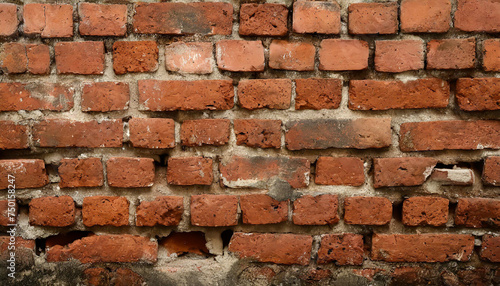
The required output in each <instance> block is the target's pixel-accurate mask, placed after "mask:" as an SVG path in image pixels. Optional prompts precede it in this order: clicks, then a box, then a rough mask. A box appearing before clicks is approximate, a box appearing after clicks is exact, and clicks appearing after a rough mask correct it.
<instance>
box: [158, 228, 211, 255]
mask: <svg viewBox="0 0 500 286" xmlns="http://www.w3.org/2000/svg"><path fill="white" fill-rule="evenodd" d="M159 244H160V245H161V246H163V247H164V248H165V249H166V250H167V253H168V255H169V256H170V255H172V254H174V253H175V254H177V256H181V255H183V254H186V253H194V254H198V255H205V254H208V253H209V251H208V248H207V246H206V244H207V240H206V239H205V234H204V233H203V232H201V231H191V232H173V233H170V234H169V235H168V236H167V237H166V238H164V239H162V240H161V241H159Z"/></svg>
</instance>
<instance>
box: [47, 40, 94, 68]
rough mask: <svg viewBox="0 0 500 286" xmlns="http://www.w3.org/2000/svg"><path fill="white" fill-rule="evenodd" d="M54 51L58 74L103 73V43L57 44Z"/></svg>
mask: <svg viewBox="0 0 500 286" xmlns="http://www.w3.org/2000/svg"><path fill="white" fill-rule="evenodd" d="M54 50H55V54H56V67H57V73H58V74H86V75H91V74H94V75H97V74H103V73H104V43H103V42H59V43H56V45H55V47H54Z"/></svg>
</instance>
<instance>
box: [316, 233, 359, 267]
mask: <svg viewBox="0 0 500 286" xmlns="http://www.w3.org/2000/svg"><path fill="white" fill-rule="evenodd" d="M363 247H364V245H363V236H362V235H359V234H352V233H346V234H324V235H322V236H321V246H320V247H319V250H318V263H319V264H327V263H332V262H335V263H336V264H337V265H361V264H363V253H364V249H363Z"/></svg>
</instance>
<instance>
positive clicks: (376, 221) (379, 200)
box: [344, 197, 392, 225]
mask: <svg viewBox="0 0 500 286" xmlns="http://www.w3.org/2000/svg"><path fill="white" fill-rule="evenodd" d="M391 218H392V203H391V201H389V200H388V199H387V198H383V197H349V198H345V199H344V221H345V222H346V223H348V224H364V225H384V224H388V223H389V222H390V221H391Z"/></svg>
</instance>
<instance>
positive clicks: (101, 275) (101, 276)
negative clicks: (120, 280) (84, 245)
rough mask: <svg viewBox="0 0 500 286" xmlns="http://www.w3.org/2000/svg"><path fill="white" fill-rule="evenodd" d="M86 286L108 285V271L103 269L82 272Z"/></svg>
mask: <svg viewBox="0 0 500 286" xmlns="http://www.w3.org/2000/svg"><path fill="white" fill-rule="evenodd" d="M83 275H84V277H85V278H84V279H85V283H87V284H86V285H91V286H99V285H106V284H109V283H110V282H109V279H110V276H111V274H110V271H109V270H108V269H105V268H100V267H95V268H87V269H85V270H84V271H83Z"/></svg>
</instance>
